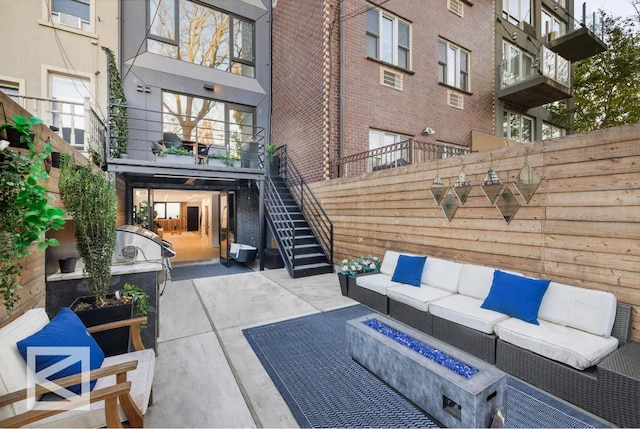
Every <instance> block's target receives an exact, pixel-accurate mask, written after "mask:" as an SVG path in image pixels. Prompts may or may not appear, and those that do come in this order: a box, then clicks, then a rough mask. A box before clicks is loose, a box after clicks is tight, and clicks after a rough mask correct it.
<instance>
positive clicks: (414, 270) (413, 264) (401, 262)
mask: <svg viewBox="0 0 640 429" xmlns="http://www.w3.org/2000/svg"><path fill="white" fill-rule="evenodd" d="M426 260H427V257H426V256H407V255H400V256H399V257H398V263H397V264H396V269H395V270H394V271H393V276H392V277H391V281H394V282H398V283H405V284H408V285H411V286H418V287H419V286H420V279H421V278H422V270H423V269H424V263H425V261H426Z"/></svg>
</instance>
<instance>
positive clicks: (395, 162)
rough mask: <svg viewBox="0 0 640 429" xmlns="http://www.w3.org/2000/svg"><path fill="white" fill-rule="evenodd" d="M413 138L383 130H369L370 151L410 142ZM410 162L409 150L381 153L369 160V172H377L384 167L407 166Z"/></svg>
mask: <svg viewBox="0 0 640 429" xmlns="http://www.w3.org/2000/svg"><path fill="white" fill-rule="evenodd" d="M410 139H411V136H407V135H404V134H397V133H390V132H387V131H382V130H375V129H369V150H374V149H380V148H382V147H384V146H389V145H392V144H394V143H400V142H402V141H405V140H410ZM408 160H409V152H408V149H400V150H392V151H389V152H385V153H380V154H377V155H375V156H372V157H370V158H369V171H372V170H376V169H378V168H380V167H382V166H389V167H390V166H396V167H397V166H401V165H406V164H407V163H408Z"/></svg>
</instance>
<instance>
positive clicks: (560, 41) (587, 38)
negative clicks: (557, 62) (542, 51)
mask: <svg viewBox="0 0 640 429" xmlns="http://www.w3.org/2000/svg"><path fill="white" fill-rule="evenodd" d="M546 46H547V48H549V49H550V50H552V51H553V52H555V53H557V54H558V55H560V56H562V57H563V58H566V59H567V60H569V61H571V62H575V61H580V60H584V59H586V58H589V57H592V56H594V55H597V54H599V53H601V52H604V51H606V50H607V45H606V44H605V43H604V42H603V41H602V40H600V39H599V38H598V36H596V35H595V34H594V33H593V32H592V31H591V30H589V29H588V28H587V27H580V28H578V29H577V30H574V31H572V32H571V33H568V34H565V35H563V36H560V37H558V38H553V37H551V38H550V40H549V42H547V44H546Z"/></svg>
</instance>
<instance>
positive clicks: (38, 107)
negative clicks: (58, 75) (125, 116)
mask: <svg viewBox="0 0 640 429" xmlns="http://www.w3.org/2000/svg"><path fill="white" fill-rule="evenodd" d="M11 98H12V99H13V100H14V101H15V102H16V103H18V104H19V105H20V106H21V107H22V108H24V109H25V110H27V111H29V112H30V113H31V114H32V115H33V116H36V117H38V118H40V119H42V120H43V121H44V123H45V124H46V125H48V126H49V127H50V128H51V129H52V130H53V131H55V132H57V133H58V135H59V136H60V137H62V138H63V139H64V141H66V142H67V143H69V144H70V145H71V146H73V147H74V148H76V149H77V150H79V151H80V152H81V153H82V154H84V155H85V156H87V157H89V153H90V152H92V151H97V150H99V148H102V147H104V144H105V141H106V135H107V127H106V125H105V123H104V120H103V119H102V115H100V114H98V113H97V112H96V111H95V110H94V108H93V107H92V106H91V103H90V102H89V98H87V99H85V101H84V103H77V102H71V101H60V100H56V99H51V98H38V97H26V96H19V95H12V96H11Z"/></svg>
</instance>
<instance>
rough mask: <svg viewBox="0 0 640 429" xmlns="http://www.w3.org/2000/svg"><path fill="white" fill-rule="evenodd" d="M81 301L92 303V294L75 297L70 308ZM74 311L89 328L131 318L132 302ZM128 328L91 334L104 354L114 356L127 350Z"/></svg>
mask: <svg viewBox="0 0 640 429" xmlns="http://www.w3.org/2000/svg"><path fill="white" fill-rule="evenodd" d="M112 296H113V295H109V297H112ZM81 302H86V303H89V304H93V303H94V302H95V299H94V297H93V296H83V297H80V298H77V299H76V300H75V301H73V303H72V304H71V306H70V308H71V309H72V310H74V308H75V306H76V305H78V304H79V303H81ZM74 311H75V310H74ZM75 313H76V314H77V315H78V317H79V318H80V320H82V323H84V326H86V327H87V328H89V327H91V326H96V325H103V324H105V323H110V322H117V321H119V320H126V319H131V317H132V315H133V303H131V302H129V303H126V304H120V305H113V306H109V307H103V308H90V309H88V310H81V311H75ZM129 330H130V329H129V327H124V328H118V329H110V330H109V331H105V332H97V333H95V334H92V336H93V338H94V339H95V340H96V342H97V343H98V345H99V346H100V348H101V349H102V351H103V352H104V355H105V356H114V355H120V354H123V353H127V352H129Z"/></svg>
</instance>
